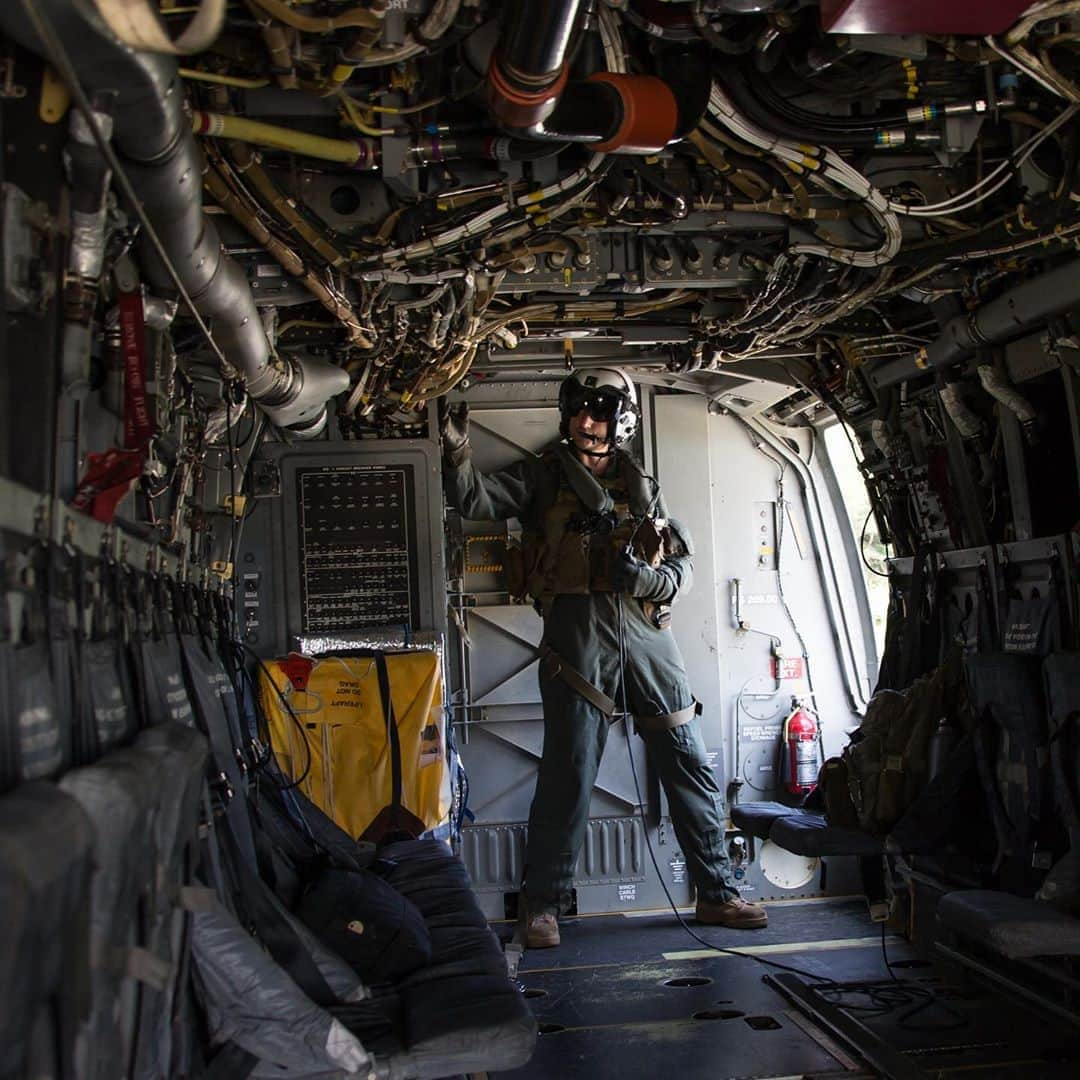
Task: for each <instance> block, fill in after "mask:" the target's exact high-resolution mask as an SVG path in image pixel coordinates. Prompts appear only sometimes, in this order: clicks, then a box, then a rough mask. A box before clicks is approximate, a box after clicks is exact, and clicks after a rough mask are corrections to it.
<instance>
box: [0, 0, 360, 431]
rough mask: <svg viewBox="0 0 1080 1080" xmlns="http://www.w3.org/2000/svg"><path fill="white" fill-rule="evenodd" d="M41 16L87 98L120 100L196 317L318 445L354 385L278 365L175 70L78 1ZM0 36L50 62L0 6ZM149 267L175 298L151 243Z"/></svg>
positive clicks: (144, 194) (119, 122) (128, 139)
mask: <svg viewBox="0 0 1080 1080" xmlns="http://www.w3.org/2000/svg"><path fill="white" fill-rule="evenodd" d="M37 10H38V11H39V12H41V14H42V15H43V16H45V17H47V18H48V22H49V25H51V27H52V28H53V31H54V32H55V34H56V36H57V37H58V38H59V40H60V41H61V42H62V43H63V44H64V46H65V48H66V49H67V50H68V51H69V52H70V53H73V54H74V55H77V56H78V58H79V81H80V83H81V84H82V85H83V86H84V87H85V88H86V89H87V91H88V92H89V93H91V94H94V93H98V92H104V91H113V92H115V93H116V99H115V108H114V144H115V146H116V149H117V151H118V153H119V155H120V159H121V162H122V164H123V166H124V172H125V173H126V174H127V177H128V179H129V180H130V183H131V185H132V189H133V190H134V192H135V195H136V197H137V198H138V200H139V202H140V203H141V204H142V206H143V208H144V210H145V212H146V214H147V216H148V218H149V220H151V221H152V222H153V224H154V226H155V229H156V230H157V232H158V235H159V237H160V239H161V242H162V245H163V247H164V250H165V252H166V253H167V255H168V257H169V261H170V262H171V263H172V264H173V266H174V267H175V269H176V272H177V275H178V277H179V279H180V282H181V284H182V285H183V287H184V289H185V290H186V291H187V292H188V294H189V295H190V297H191V299H192V302H193V304H194V307H195V310H196V311H198V312H199V314H200V315H202V316H204V317H209V318H212V319H213V321H214V337H215V339H216V341H217V343H218V345H219V346H220V348H221V349H222V351H223V353H224V355H225V357H226V359H227V360H228V362H229V364H231V365H232V366H233V367H234V368H235V369H236V371H237V372H238V373H239V374H240V376H241V377H242V378H243V380H244V382H245V384H246V387H247V391H248V393H249V394H250V395H251V397H252V398H253V399H254V400H255V401H256V402H257V403H258V404H259V406H260V408H262V410H263V411H264V412H265V413H266V415H267V416H268V417H269V419H270V420H271V422H273V423H274V424H276V425H277V426H279V427H288V428H290V429H292V430H293V432H294V433H295V434H297V435H300V436H301V437H312V436H314V435H317V434H318V433H319V432H321V431H322V429H323V428H324V427H325V425H326V401H327V399H328V398H329V397H330V396H331V395H332V394H336V393H341V392H342V391H343V390H344V389H345V388H346V387H347V385H348V376H347V374H346V373H345V372H344V371H342V370H341V369H336V371H337V373H338V375H339V376H340V377H335V378H330V377H329V375H328V373H327V372H325V371H324V370H322V367H321V365H315V367H317V368H318V371H315V369H314V368H313V369H312V370H311V371H310V372H309V371H308V370H307V369H308V368H309V366H310V365H311V361H310V360H309V359H307V358H296V357H289V358H287V359H281V360H279V359H277V358H275V357H273V355H272V353H271V349H270V343H269V341H268V340H267V337H266V333H265V331H264V330H263V326H262V321H261V320H260V318H259V313H258V310H257V308H256V307H255V301H254V298H253V296H252V293H251V289H250V287H249V285H248V281H247V276H246V275H245V273H244V270H243V268H242V267H241V266H240V264H239V263H237V262H236V261H235V260H234V259H232V258H230V257H229V256H228V255H226V254H225V252H224V250H223V248H222V244H221V239H220V237H219V236H218V232H217V228H216V226H215V225H214V222H213V221H212V219H211V218H209V217H208V216H207V215H205V214H204V213H203V209H202V169H201V161H200V156H199V152H198V149H197V146H196V143H195V137H194V135H193V134H192V132H191V128H190V126H189V125H188V123H187V119H186V117H185V116H184V94H183V90H182V86H181V82H180V74H179V70H178V68H177V63H176V60H175V59H174V58H172V57H168V56H161V55H155V54H150V53H141V52H134V51H132V50H131V49H129V48H125V47H124V46H123V45H121V44H120V43H119V41H117V40H116V39H115V38H114V37H112V36H111V35H110V34H109V33H108V32H107V31H106V30H104V29H103V28H102V27H101V26H100V25H99V24H98V23H96V21H95V20H94V19H93V17H92V16H91V15H89V14H87V13H85V12H84V11H83V10H82V9H81V7H79V6H76V5H75V4H73V3H72V2H71V0H38V4H37ZM0 27H2V28H3V29H4V31H5V32H6V33H8V34H9V35H10V36H11V37H13V38H15V39H16V40H17V41H19V42H20V43H21V44H23V45H24V46H25V47H26V48H28V49H30V50H31V51H33V52H35V53H37V54H38V55H41V56H45V57H46V58H48V49H47V48H46V46H45V45H44V43H43V42H42V41H41V40H40V39H39V37H38V34H37V33H36V31H35V29H34V27H33V24H32V23H31V22H30V21H29V19H28V17H27V16H26V15H25V14H24V13H23V12H22V10H21V9H20V7H19V6H17V5H13V4H12V5H8V4H4V5H0ZM140 261H141V263H142V266H143V268H144V272H145V273H146V276H147V278H148V280H149V282H150V284H151V287H152V288H153V290H154V291H155V292H157V293H158V294H166V295H168V294H171V293H173V291H174V284H173V279H172V277H171V275H170V274H169V273H168V271H167V270H166V268H165V266H164V264H163V263H162V261H161V259H159V258H158V256H157V255H156V253H155V251H154V249H153V247H152V245H151V244H149V243H148V242H145V241H144V242H142V243H141V244H140ZM309 376H310V377H309ZM319 395H323V396H321V397H320V396H319Z"/></svg>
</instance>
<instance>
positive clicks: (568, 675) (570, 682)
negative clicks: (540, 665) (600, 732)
mask: <svg viewBox="0 0 1080 1080" xmlns="http://www.w3.org/2000/svg"><path fill="white" fill-rule="evenodd" d="M537 652H538V653H539V654H540V659H541V660H545V661H547V663H548V665H549V667H550V668H551V674H552V675H557V676H558V677H559V678H560V679H562V681H563V682H564V683H566V685H567V686H569V687H570V689H571V690H573V691H575V692H576V693H578V694H580V695H581V696H582V697H583V698H584V699H585V700H586V701H587V702H588V703H589V704H590V705H595V706H596V707H597V708H598V709H599V710H600V711H601V712H602V713H603V714H604V715H605V716H606V717H608V718H609V719H610V717H611V716H612V715H613V714H614V712H615V702H614V701H612V699H611V698H609V697H608V696H607V694H605V693H604V691H603V690H601V689H600V688H599V687H598V686H593V684H592V683H591V682H589V680H588V679H586V678H585V676H584V675H582V674H581V672H580V671H578V670H577V669H576V668H572V667H571V666H570V665H569V664H568V663H567V662H566V661H565V660H564V659H563V658H562V657H561V656H559V654H558V653H557V652H556V651H555V650H554V649H553V648H552V647H551V646H550V645H548V644H547V643H546V642H541V644H540V646H539V648H538V649H537Z"/></svg>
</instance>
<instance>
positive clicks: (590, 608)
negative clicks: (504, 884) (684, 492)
mask: <svg viewBox="0 0 1080 1080" xmlns="http://www.w3.org/2000/svg"><path fill="white" fill-rule="evenodd" d="M615 454H616V461H615V462H614V463H613V466H614V467H609V469H608V471H607V473H605V476H604V477H602V478H594V477H592V476H591V474H589V473H588V472H587V470H585V469H584V467H583V466H581V464H580V463H579V462H577V460H576V459H575V458H574V457H573V455H572V454H571V453H570V451H569V449H568V448H567V447H566V446H565V445H558V446H556V447H552V448H549V450H548V451H545V452H544V453H543V454H541V455H539V456H530V457H527V458H524V459H522V460H520V461H517V462H515V463H514V464H512V465H510V466H509V467H507V468H505V469H501V470H499V471H498V472H494V473H491V474H488V475H485V474H483V473H481V472H479V471H478V470H477V469H475V468H474V467H473V464H472V461H471V458H470V457H468V456H467V455H466V456H464V457H460V458H458V459H457V460H453V459H451V460H448V462H447V470H446V486H447V495H448V498H449V499H450V501H451V503H452V505H453V506H454V507H455V508H456V509H457V510H458V511H459V512H460V513H461V514H462V516H463V517H465V518H468V519H470V520H477V521H481V520H496V521H498V520H505V519H507V518H515V517H516V518H518V519H519V520H520V521H521V523H522V528H523V533H524V534H525V535H526V537H528V535H530V534H531V535H533V536H534V537H535V536H539V537H540V538H541V547H542V548H544V547H545V544H547V545H549V544H550V543H553V542H554V543H558V542H559V538H558V537H554V536H551V535H550V529H549V530H548V534H545V525H550V523H551V520H552V514H553V513H555V511H554V509H553V508H555V507H556V505H557V504H558V505H559V507H560V509H561V510H562V511H563V512H562V513H561V515H560V517H559V521H560V522H562V523H563V524H564V525H565V527H566V528H567V529H569V530H573V529H579V530H582V533H581V535H582V536H584V537H585V538H586V539H585V540H583V541H582V543H587V544H588V546H590V547H594V548H596V549H599V548H601V547H603V541H602V539H601V541H600V542H599V543H597V542H596V536H597V533H599V534H600V536H601V537H602V530H597V531H596V532H590V531H589V530H590V522H594V521H596V520H597V513H598V508H600V507H603V506H606V505H609V504H611V503H619V502H620V500H621V502H622V505H629V507H630V512H631V513H632V514H635V515H638V516H639V517H641V516H642V515H646V514H650V513H651V514H652V515H654V516H655V515H659V516H661V517H663V516H664V507H663V502H662V498H661V497H660V491H659V486H658V485H657V484H656V481H655V480H653V479H652V478H651V477H646V476H645V475H644V474H643V473H641V471H640V470H639V469H638V468H637V466H636V465H635V464H634V463H633V461H632V459H630V458H629V456H628V455H626V454H624V453H623V452H622V451H615ZM581 474H584V476H585V478H586V479H582V475H581ZM608 474H610V477H611V478H610V479H609V478H608ZM571 480H573V485H572V487H571V483H570V481H571ZM594 489H601V491H600V493H599V494H598V493H597V491H596V490H594ZM626 489H635V490H632V491H630V490H626ZM605 499H606V501H604V500H605ZM568 500H569V501H570V502H571V503H573V501H574V500H577V502H578V504H579V506H580V511H579V514H578V515H577V516H576V517H575V515H573V514H571V515H569V517H568V516H567V515H566V513H565V507H566V503H567V501H568ZM601 524H602V523H601ZM680 540H681V543H679V544H677V545H676V547H677V548H678V550H677V551H675V552H673V553H671V554H667V555H665V556H664V557H663V559H662V561H660V562H659V564H658V565H657V566H656V567H655V569H656V571H657V575H654V576H653V578H652V580H653V582H654V584H655V588H654V590H653V593H651V594H650V598H649V601H642V600H641V599H638V598H636V597H632V596H630V595H627V594H623V593H618V592H615V591H607V589H611V588H612V586H611V585H610V584H608V583H607V582H606V581H605V582H603V584H604V585H606V589H604V591H594V590H593V589H591V588H590V587H589V584H588V583H585V582H580V581H578V580H576V578H575V574H574V573H573V571H571V572H570V573H569V575H568V576H567V574H565V573H564V574H562V575H561V578H560V580H556V581H555V582H554V583H553V588H552V589H551V590H550V592H548V593H547V594H546V595H543V596H538V595H537V591H540V590H538V589H537V586H536V581H535V573H534V574H533V590H534V591H533V595H534V596H535V597H536V599H537V601H538V607H539V608H540V610H541V614H542V615H543V619H544V633H543V639H542V640H543V643H544V644H545V645H546V646H548V647H550V649H551V650H553V652H554V654H556V655H557V657H558V660H559V661H562V662H563V663H564V664H566V665H569V666H570V667H571V668H573V669H574V670H575V671H576V672H577V673H579V674H580V675H581V676H582V677H584V679H586V680H587V681H588V682H589V683H591V684H592V685H593V687H595V688H597V689H598V690H600V691H602V693H603V694H606V695H607V696H608V697H609V698H611V699H612V700H613V701H614V702H615V703H616V705H617V707H618V710H619V711H620V712H621V711H622V708H623V703H624V697H623V695H624V694H625V707H626V711H627V712H629V713H630V714H631V715H632V716H633V717H634V721H635V726H636V728H637V730H638V732H639V734H640V735H641V736H642V737H643V738H644V740H645V743H646V745H647V748H648V752H649V754H650V756H651V759H652V761H653V764H654V767H655V768H656V770H657V772H658V773H659V776H660V780H661V783H662V784H663V785H664V790H665V792H666V793H667V797H668V802H669V805H670V808H671V819H672V823H673V825H674V827H675V835H676V837H677V839H678V841H679V844H680V846H681V848H682V851H683V855H684V857H685V859H686V864H687V868H688V870H689V873H690V878H691V880H692V881H693V883H694V885H695V887H696V888H697V893H698V897H699V899H705V900H709V901H715V902H717V903H723V902H725V901H728V900H731V899H733V898H734V897H737V896H738V892H737V890H736V889H735V888H733V887H732V885H731V878H730V864H729V860H728V855H727V847H726V844H725V838H724V821H725V816H726V815H725V812H724V805H723V796H722V794H721V791H720V788H719V786H718V785H717V782H716V778H715V777H714V775H713V771H712V769H711V768H710V766H709V763H708V759H707V757H706V752H705V745H704V743H703V741H702V737H701V731H700V727H699V724H698V721H697V718H696V716H695V701H694V697H693V694H692V693H691V691H690V685H689V682H688V681H687V676H686V668H685V665H684V663H683V659H682V655H681V654H680V652H679V648H678V645H677V644H676V643H675V638H674V635H673V634H672V633H671V630H670V629H668V628H666V627H665V628H663V629H660V628H658V627H657V625H655V624H654V621H653V618H652V617H651V616H652V615H653V614H654V613H655V610H656V606H657V605H658V604H669V603H671V602H672V601H673V600H674V599H675V598H676V597H677V596H679V595H681V594H682V593H684V592H686V591H687V590H688V589H689V588H690V585H691V581H692V563H691V556H692V554H693V549H692V545H691V542H690V540H689V537H688V536H686V535H685V530H680ZM573 545H574V541H573V540H572V539H571V540H570V542H569V547H570V548H571V549H572V548H573ZM608 549H609V550H610V545H608ZM559 554H560V558H559V559H558V560H556V562H559V563H562V564H566V563H567V562H570V561H572V560H571V559H569V558H568V557H567V552H566V551H565V550H564V551H561V552H560V553H559ZM568 589H570V590H574V591H566V590H568ZM620 639H621V640H620ZM620 645H621V652H622V656H623V663H622V669H623V675H624V678H623V681H622V685H621V686H620V679H619V669H620ZM556 667H557V662H556V661H553V660H547V661H541V663H540V666H539V681H540V695H541V699H542V701H543V706H544V747H543V754H542V757H541V760H540V768H539V772H538V774H537V780H536V793H535V795H534V796H533V802H532V807H531V809H530V812H529V830H528V840H527V847H526V860H525V862H526V869H525V890H526V893H527V895H528V898H529V905H530V909H531V910H533V911H539V910H551V911H564V910H565V909H566V907H567V906H568V904H569V902H570V892H571V888H572V885H573V872H574V866H575V864H576V862H577V858H578V853H579V852H580V850H581V845H582V842H583V840H584V838H585V830H586V827H587V824H588V814H589V800H590V797H591V794H592V789H593V785H594V783H595V780H596V774H597V770H598V768H599V765H600V758H601V755H602V754H603V751H604V745H605V743H606V741H607V732H608V724H609V719H608V717H607V716H605V715H604V713H603V712H601V710H600V709H599V708H598V707H597V706H596V705H595V704H593V703H592V702H590V701H589V700H587V699H586V697H585V696H583V695H582V694H581V693H579V692H578V691H577V690H575V689H573V688H572V686H571V685H569V684H568V682H567V681H566V680H565V679H564V678H562V677H561V676H560V675H559V674H558V673H557V671H556ZM673 723H674V724H676V725H677V726H670V725H671V724H673Z"/></svg>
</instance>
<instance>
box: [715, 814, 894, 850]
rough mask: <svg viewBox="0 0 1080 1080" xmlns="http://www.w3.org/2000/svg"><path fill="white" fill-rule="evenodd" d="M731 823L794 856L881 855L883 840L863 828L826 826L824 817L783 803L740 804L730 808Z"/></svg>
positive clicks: (883, 847)
mask: <svg viewBox="0 0 1080 1080" xmlns="http://www.w3.org/2000/svg"><path fill="white" fill-rule="evenodd" d="M731 820H732V821H733V822H734V823H735V826H736V827H737V828H739V829H741V830H742V831H743V832H747V833H749V834H750V835H751V836H756V837H757V838H758V839H759V840H771V841H772V842H773V843H774V844H776V845H777V846H779V847H782V848H784V850H785V851H793V852H795V854H796V855H808V856H812V857H819V856H822V855H880V854H882V853H883V852H884V851H885V841H884V839H882V838H881V837H878V836H871V835H870V833H867V832H863V831H862V829H852V828H848V827H845V826H840V825H829V824H828V822H826V820H825V815H824V814H819V813H815V812H814V811H812V810H803V809H802V808H801V807H798V806H785V805H784V804H783V803H776V802H760V803H741V804H739V805H738V806H733V807H732V808H731Z"/></svg>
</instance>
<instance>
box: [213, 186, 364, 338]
mask: <svg viewBox="0 0 1080 1080" xmlns="http://www.w3.org/2000/svg"><path fill="white" fill-rule="evenodd" d="M203 182H204V184H205V185H206V190H207V191H208V192H210V194H211V195H213V197H214V198H215V199H216V200H217V202H218V204H219V205H220V206H221V207H222V209H224V210H225V211H227V212H228V214H229V215H230V216H231V217H233V218H235V219H236V220H237V221H238V222H239V223H240V224H241V225H243V227H244V228H245V229H246V230H247V231H248V232H249V233H250V234H251V236H252V238H253V239H254V240H255V241H257V242H258V243H259V244H261V245H262V246H263V247H265V248H266V250H267V251H268V252H269V253H270V254H271V255H272V256H273V257H274V258H275V259H276V260H277V261H278V262H279V263H280V264H281V266H282V267H283V268H284V270H285V271H286V273H288V274H291V275H292V276H293V277H295V278H297V279H298V280H299V281H300V282H301V283H302V284H303V285H304V287H305V288H306V289H308V291H309V292H311V294H312V295H313V296H314V297H315V298H316V299H317V300H318V301H319V303H320V304H322V306H323V307H324V308H326V310H327V311H329V312H330V313H331V314H332V315H333V316H334V317H335V318H336V319H337V320H338V321H339V322H340V323H341V325H342V326H343V327H344V329H345V331H346V332H347V333H348V335H349V340H350V341H351V342H352V343H353V345H355V346H356V347H357V348H360V349H370V348H372V346H373V345H374V342H373V341H372V339H371V338H370V337H369V336H368V333H367V331H366V330H365V328H364V327H362V326H361V325H360V323H359V321H358V320H357V318H356V313H355V312H354V311H353V309H352V305H351V304H350V303H349V302H348V300H346V299H345V297H344V296H342V295H341V294H340V293H338V292H337V291H336V290H334V289H331V288H330V287H329V286H328V285H327V284H326V282H324V281H323V280H322V279H321V278H320V277H319V276H318V275H317V274H316V273H315V272H314V271H313V270H311V269H310V268H309V267H307V266H305V265H304V262H303V260H302V259H301V258H300V256H299V255H297V254H296V252H295V251H293V250H292V249H291V248H289V247H287V246H286V245H285V244H284V243H282V242H281V241H280V240H279V239H278V238H277V237H276V236H275V235H274V234H273V233H272V232H271V231H270V230H269V229H268V228H267V227H266V226H265V225H264V224H263V222H262V220H261V219H260V218H259V216H258V212H257V211H256V210H255V209H254V208H252V207H250V206H248V205H247V203H246V202H245V201H244V200H243V199H241V198H240V196H238V195H236V194H235V193H234V192H233V191H232V190H231V189H230V188H229V186H228V184H226V182H225V179H224V177H223V176H222V175H221V173H219V172H218V171H217V170H216V169H215V168H214V167H213V166H211V167H210V168H208V169H207V171H206V174H205V176H204V178H203Z"/></svg>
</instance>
